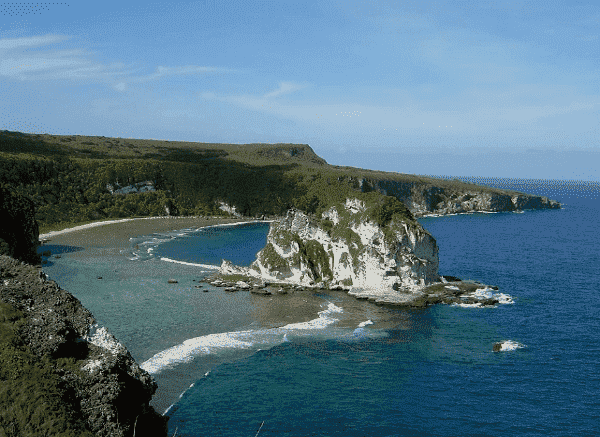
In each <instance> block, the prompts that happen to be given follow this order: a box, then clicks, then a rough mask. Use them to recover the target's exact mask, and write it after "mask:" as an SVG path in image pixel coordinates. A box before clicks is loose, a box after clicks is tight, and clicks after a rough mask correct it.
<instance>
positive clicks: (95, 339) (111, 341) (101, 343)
mask: <svg viewBox="0 0 600 437" xmlns="http://www.w3.org/2000/svg"><path fill="white" fill-rule="evenodd" d="M83 339H84V340H85V341H87V342H89V343H92V344H93V345H95V346H98V347H101V348H103V349H105V350H107V351H109V352H111V353H112V354H114V355H118V354H122V353H126V349H125V347H124V346H123V345H122V344H121V343H119V342H118V341H117V339H116V338H115V337H114V336H113V335H112V334H111V333H110V332H108V330H107V329H106V328H105V327H104V326H103V327H98V324H94V325H92V326H91V327H90V330H89V332H88V335H86V336H85V337H84V338H83Z"/></svg>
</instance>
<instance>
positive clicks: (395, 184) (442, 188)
mask: <svg viewBox="0 0 600 437" xmlns="http://www.w3.org/2000/svg"><path fill="white" fill-rule="evenodd" d="M360 186H361V188H363V189H365V187H367V188H366V189H367V190H373V191H376V192H379V193H381V194H384V195H388V196H394V197H396V198H397V199H398V200H400V201H401V202H404V204H406V206H407V207H408V208H409V209H410V210H411V212H412V213H413V214H414V216H415V217H420V216H425V215H430V214H439V215H444V214H460V213H467V212H510V211H523V210H526V209H558V208H560V203H559V202H556V201H554V200H550V199H548V198H547V197H544V196H536V195H531V194H525V193H519V192H516V191H507V190H500V189H494V188H490V187H485V186H478V185H474V184H468V183H465V182H460V181H448V180H443V179H437V180H435V179H431V178H428V179H425V180H422V181H414V180H413V181H402V180H399V179H398V178H393V179H392V178H389V179H388V178H372V179H366V178H363V179H361V180H360Z"/></svg>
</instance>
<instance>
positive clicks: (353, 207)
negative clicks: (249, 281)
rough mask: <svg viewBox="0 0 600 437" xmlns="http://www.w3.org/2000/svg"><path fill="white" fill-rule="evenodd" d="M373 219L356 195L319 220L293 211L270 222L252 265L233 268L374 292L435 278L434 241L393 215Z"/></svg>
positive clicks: (412, 223)
mask: <svg viewBox="0 0 600 437" xmlns="http://www.w3.org/2000/svg"><path fill="white" fill-rule="evenodd" d="M372 217H373V211H372V207H369V206H367V205H366V204H365V202H364V201H361V200H359V199H347V200H346V202H345V204H343V205H338V206H333V207H331V208H330V209H328V210H327V211H325V212H324V213H323V214H322V217H321V218H320V219H315V218H311V217H309V216H307V215H306V214H304V213H303V212H301V211H298V210H291V211H289V212H288V214H287V216H286V217H284V218H283V219H282V220H280V221H278V222H275V223H273V224H272V225H271V229H270V231H269V234H268V237H267V244H266V246H265V248H264V249H262V250H261V251H260V252H259V253H258V254H257V259H256V261H255V262H254V263H253V264H252V266H251V267H250V269H246V270H245V272H242V271H240V270H237V271H238V272H240V273H247V274H250V275H253V276H260V277H262V278H270V279H274V280H280V281H287V282H293V283H297V284H302V285H310V284H314V283H318V282H324V283H327V284H328V285H329V286H332V285H333V286H343V287H345V288H350V287H352V288H354V289H369V290H372V291H374V292H377V291H382V292H383V291H389V290H400V289H404V290H410V289H414V288H416V287H419V286H423V285H426V284H429V283H431V282H433V281H437V280H439V275H438V265H439V261H438V247H437V244H436V242H435V240H434V238H433V237H432V236H431V235H430V234H429V233H428V232H427V231H425V230H424V229H423V228H422V227H421V225H420V224H419V223H418V222H416V221H414V220H400V219H399V218H398V217H397V216H393V217H392V219H391V220H390V221H389V222H388V223H385V224H378V223H377V222H376V221H374V220H373V219H372ZM224 267H225V266H224ZM228 268H229V271H230V272H233V271H232V270H231V267H230V266H229V267H228Z"/></svg>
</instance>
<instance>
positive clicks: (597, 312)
mask: <svg viewBox="0 0 600 437" xmlns="http://www.w3.org/2000/svg"><path fill="white" fill-rule="evenodd" d="M486 183H487V184H490V185H492V184H495V185H497V186H501V187H502V188H516V189H519V190H522V191H525V192H530V193H535V194H541V195H546V196H548V197H550V198H552V199H556V200H558V201H561V202H563V203H564V204H565V205H564V208H563V209H561V210H547V211H526V212H524V213H521V214H520V213H500V214H467V215H455V216H446V217H431V218H423V219H420V222H421V223H422V224H423V226H424V227H425V228H426V229H427V230H428V231H429V232H430V233H431V234H432V235H433V236H434V237H435V238H436V240H437V242H438V245H439V247H440V273H441V274H445V275H454V276H458V277H461V278H463V279H474V280H478V281H481V282H483V283H486V284H490V285H497V286H498V287H500V291H501V292H503V293H507V294H509V295H511V296H512V297H513V299H514V304H512V305H498V306H497V307H496V308H461V307H455V306H446V305H438V306H433V307H428V308H424V309H412V310H411V309H398V308H388V307H379V306H375V305H373V304H372V303H369V302H365V301H358V300H355V299H353V298H351V297H349V296H347V295H343V294H342V293H341V292H336V293H333V292H324V293H322V294H320V295H316V296H315V299H318V300H319V301H320V302H322V312H321V314H320V316H319V317H318V318H316V319H315V320H314V321H313V322H314V323H312V324H311V323H308V324H296V325H286V326H283V327H279V328H264V327H261V326H259V325H258V324H257V320H259V319H260V317H257V316H256V314H255V313H253V312H252V311H246V312H244V308H246V310H247V309H248V308H250V309H252V308H261V306H260V305H259V304H258V303H257V301H255V300H254V299H255V296H254V297H253V295H250V294H248V293H246V294H243V293H216V292H215V293H194V292H191V291H189V288H187V289H186V288H185V287H183V286H182V287H179V288H177V287H178V286H179V285H180V284H181V283H183V282H185V281H186V280H188V279H189V281H192V279H191V278H196V277H199V276H202V275H203V274H206V272H207V271H209V269H203V268H202V267H199V266H193V265H183V264H177V263H173V262H165V261H161V258H168V259H170V260H173V261H182V262H187V263H190V264H193V263H197V264H201V265H206V264H220V261H221V259H222V258H227V259H231V260H232V261H234V262H237V263H240V264H248V263H249V262H251V261H252V260H253V258H254V255H255V253H256V251H257V250H258V249H260V248H261V247H262V246H261V244H264V241H265V240H264V238H265V236H266V232H267V230H268V227H267V226H265V225H260V224H258V225H247V226H245V227H235V228H233V227H232V228H220V229H219V230H218V231H214V232H213V231H210V232H205V233H204V235H202V233H198V232H193V230H185V231H183V232H181V233H179V234H171V235H166V236H165V235H162V236H153V237H152V238H149V237H146V238H143V239H138V240H135V241H133V242H132V245H133V243H135V244H138V250H136V251H133V252H132V254H129V255H128V256H129V258H130V259H131V261H130V263H131V266H136V265H139V266H146V267H147V266H152V272H153V273H152V274H151V275H150V274H148V273H145V275H146V276H145V277H144V278H143V279H140V277H139V275H138V274H136V273H135V272H136V270H135V267H130V268H129V269H128V270H127V271H128V272H133V273H128V274H127V275H122V276H121V277H119V278H116V279H115V280H114V281H113V282H110V281H107V284H108V285H105V286H104V287H105V288H103V289H96V290H94V291H93V293H92V292H89V293H87V292H83V291H82V292H80V294H79V295H77V297H79V298H80V299H81V300H82V302H83V303H84V305H86V306H87V307H88V308H90V309H91V310H92V311H93V312H94V314H95V315H96V317H97V318H99V319H100V320H101V321H102V322H103V323H105V324H106V325H107V326H108V327H109V328H110V330H111V331H112V332H113V333H115V335H116V336H117V337H118V338H119V339H120V340H121V341H122V342H123V343H124V344H126V346H127V347H128V348H129V350H130V351H131V352H132V355H133V356H134V358H136V360H138V361H139V362H144V364H143V366H145V367H146V368H149V369H152V371H153V372H154V375H155V378H156V379H157V381H158V383H159V387H161V386H162V390H163V391H164V390H167V389H166V388H165V385H169V386H170V387H171V392H169V393H166V394H163V395H162V397H163V399H164V402H167V401H168V402H167V403H168V404H169V405H170V404H171V403H172V401H174V400H176V399H177V395H176V394H178V393H182V392H184V393H183V394H182V395H181V398H180V399H179V400H178V401H177V402H176V403H175V404H174V405H173V406H172V407H170V408H169V409H168V412H166V414H167V415H168V416H169V417H170V420H169V429H170V434H171V435H173V434H174V433H176V435H177V436H209V435H219V436H255V435H256V433H257V431H259V429H260V432H259V435H260V436H267V435H271V436H298V437H300V436H417V435H418V436H513V435H517V436H547V435H560V436H563V435H565V436H566V435H568V436H596V435H600V398H599V395H600V297H599V288H600V287H599V284H600V235H599V233H598V224H599V222H600V220H599V219H600V200H599V198H600V190H599V189H598V185H581V184H580V185H577V184H573V183H569V182H558V181H553V182H547V181H546V182H544V183H540V182H539V181H537V182H536V181H529V182H528V181H486ZM211 245H212V246H211ZM150 248H152V249H153V250H151V251H148V249H150ZM134 252H135V253H134ZM82 263H83V261H77V260H75V259H73V260H70V259H69V257H68V256H63V260H61V262H60V263H56V264H55V265H53V266H52V267H49V268H48V269H47V270H48V271H49V272H50V275H51V276H54V277H55V278H56V279H57V281H58V282H59V283H60V284H61V285H63V287H64V288H67V289H69V286H72V287H73V288H76V286H77V284H79V283H80V282H81V281H82V280H83V279H82V277H84V276H85V275H89V274H91V273H90V272H91V270H89V269H92V268H93V269H99V268H100V267H98V266H97V261H96V262H95V263H94V264H93V267H91V265H92V264H90V266H86V265H84V264H82ZM121 263H122V261H121ZM117 264H118V263H117V262H115V265H114V266H113V265H110V266H108V265H104V266H102V267H101V268H103V269H104V270H109V269H112V267H116V265H117ZM61 266H62V267H61ZM173 266H177V267H178V268H179V269H180V270H177V272H178V273H177V274H178V275H179V277H180V278H181V280H180V284H178V286H177V287H174V286H170V288H169V286H167V285H166V284H164V278H165V275H171V274H173V273H172V272H174V270H169V268H171V267H173ZM86 269H88V270H86ZM115 270H116V269H115ZM97 271H99V270H93V273H94V274H96V272H97ZM140 271H142V270H141V267H140ZM144 271H147V269H146V270H144ZM115 274H117V273H115ZM153 278H154V279H153ZM158 278H160V279H158ZM108 279H110V277H108ZM77 281H79V282H77ZM140 281H143V287H141V286H140V285H139V284H140ZM64 284H67V286H65V285H64ZM110 284H113V285H110ZM111 287H112V288H111ZM119 290H128V291H126V292H125V291H119ZM132 290H136V291H135V293H138V298H139V296H144V299H146V301H145V302H147V305H146V307H145V308H142V309H140V307H139V300H138V302H137V304H136V303H135V300H134V299H128V298H127V295H128V293H134V292H133V291H132ZM140 290H143V291H140ZM108 295H110V296H111V297H110V298H107V297H106V296H108ZM136 305H137V306H136ZM261 305H262V304H261ZM115 312H117V313H119V314H121V316H118V315H114V313H115ZM125 314H129V317H128V318H126V317H124V315H125ZM365 322H367V323H365ZM368 322H371V323H370V324H369V323H368ZM159 330H160V332H162V333H164V334H162V335H156V333H157V332H159ZM167 332H168V333H167ZM149 333H151V334H149ZM503 340H511V341H514V342H516V343H518V344H520V345H521V346H522V347H520V348H516V349H514V350H510V351H504V352H497V353H495V352H493V351H492V346H493V344H494V343H495V342H498V341H503ZM174 375H179V376H180V379H181V381H183V382H181V383H180V384H179V385H176V384H175V383H174V382H173V381H174V380H176V379H177V378H175V376H174ZM190 385H191V386H190ZM182 387H183V388H182ZM188 387H189V388H188ZM159 390H160V388H159ZM161 405H162V404H161ZM165 405H166V404H165ZM165 405H162V406H165ZM261 424H262V427H261Z"/></svg>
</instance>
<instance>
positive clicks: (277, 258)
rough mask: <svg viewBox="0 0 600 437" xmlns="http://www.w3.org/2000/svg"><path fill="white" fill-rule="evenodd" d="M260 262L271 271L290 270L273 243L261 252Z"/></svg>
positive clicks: (268, 244)
mask: <svg viewBox="0 0 600 437" xmlns="http://www.w3.org/2000/svg"><path fill="white" fill-rule="evenodd" d="M260 256H261V259H260V262H261V263H262V264H263V265H264V266H267V267H268V268H269V270H282V269H288V264H287V261H286V260H285V259H283V257H282V256H281V255H279V254H278V253H277V251H276V250H275V248H274V247H273V245H272V244H271V243H267V245H266V246H265V247H264V248H263V249H262V251H261V252H260Z"/></svg>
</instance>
